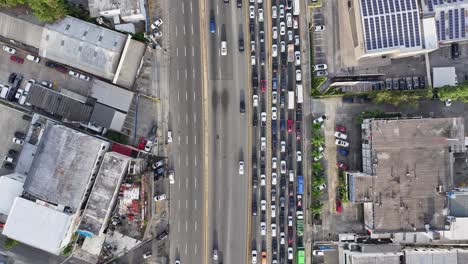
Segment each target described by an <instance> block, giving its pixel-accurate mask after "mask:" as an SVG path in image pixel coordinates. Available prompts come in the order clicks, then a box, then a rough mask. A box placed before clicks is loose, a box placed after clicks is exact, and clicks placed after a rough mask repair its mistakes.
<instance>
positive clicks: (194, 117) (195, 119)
mask: <svg viewBox="0 0 468 264" xmlns="http://www.w3.org/2000/svg"><path fill="white" fill-rule="evenodd" d="M194 101H195V100H194ZM193 123H194V124H196V123H197V114H193ZM195 137H197V136H195ZM195 141H196V140H195Z"/></svg>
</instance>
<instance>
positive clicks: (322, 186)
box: [315, 183, 327, 191]
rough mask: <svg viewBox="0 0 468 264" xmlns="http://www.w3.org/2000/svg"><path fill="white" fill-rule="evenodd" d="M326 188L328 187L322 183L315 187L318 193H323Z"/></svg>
mask: <svg viewBox="0 0 468 264" xmlns="http://www.w3.org/2000/svg"><path fill="white" fill-rule="evenodd" d="M325 188H327V185H326V184H325V183H322V184H320V185H319V186H317V187H315V189H317V190H318V191H321V190H323V189H325Z"/></svg>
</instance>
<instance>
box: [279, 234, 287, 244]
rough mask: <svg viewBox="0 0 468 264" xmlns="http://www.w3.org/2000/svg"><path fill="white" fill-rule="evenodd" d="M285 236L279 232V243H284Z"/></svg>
mask: <svg viewBox="0 0 468 264" xmlns="http://www.w3.org/2000/svg"><path fill="white" fill-rule="evenodd" d="M285 237H286V235H285V234H284V232H281V233H280V245H284V243H285Z"/></svg>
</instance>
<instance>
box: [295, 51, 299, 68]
mask: <svg viewBox="0 0 468 264" xmlns="http://www.w3.org/2000/svg"><path fill="white" fill-rule="evenodd" d="M294 58H295V59H296V66H300V65H301V52H300V51H296V52H294Z"/></svg>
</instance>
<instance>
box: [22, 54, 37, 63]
mask: <svg viewBox="0 0 468 264" xmlns="http://www.w3.org/2000/svg"><path fill="white" fill-rule="evenodd" d="M26 59H27V60H29V61H32V62H36V63H39V62H40V61H41V58H39V57H37V56H34V55H31V54H28V55H26Z"/></svg>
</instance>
